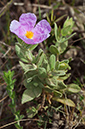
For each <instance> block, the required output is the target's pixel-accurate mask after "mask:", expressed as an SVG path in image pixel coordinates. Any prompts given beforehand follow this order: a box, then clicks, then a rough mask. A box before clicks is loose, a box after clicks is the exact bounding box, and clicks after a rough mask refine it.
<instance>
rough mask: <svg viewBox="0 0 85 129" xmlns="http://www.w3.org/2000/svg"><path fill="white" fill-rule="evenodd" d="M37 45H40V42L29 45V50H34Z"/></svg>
mask: <svg viewBox="0 0 85 129" xmlns="http://www.w3.org/2000/svg"><path fill="white" fill-rule="evenodd" d="M37 46H38V44H33V45H30V46H29V50H30V51H32V50H34V49H35V48H36V47H37Z"/></svg>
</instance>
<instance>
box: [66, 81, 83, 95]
mask: <svg viewBox="0 0 85 129" xmlns="http://www.w3.org/2000/svg"><path fill="white" fill-rule="evenodd" d="M67 86H68V87H67V91H69V92H71V93H78V92H79V91H81V88H80V87H79V86H78V85H77V84H74V83H72V84H69V85H67Z"/></svg>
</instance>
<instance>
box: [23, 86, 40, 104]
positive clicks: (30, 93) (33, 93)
mask: <svg viewBox="0 0 85 129" xmlns="http://www.w3.org/2000/svg"><path fill="white" fill-rule="evenodd" d="M41 92H42V88H40V87H35V86H29V87H28V89H26V90H25V91H24V93H23V95H22V104H24V103H26V102H28V101H31V100H33V99H34V98H35V97H39V96H40V95H41Z"/></svg>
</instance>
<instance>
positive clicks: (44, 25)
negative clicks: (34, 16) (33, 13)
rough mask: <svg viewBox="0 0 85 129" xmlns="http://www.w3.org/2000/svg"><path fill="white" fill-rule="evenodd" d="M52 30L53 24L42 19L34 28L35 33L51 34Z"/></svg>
mask: <svg viewBox="0 0 85 129" xmlns="http://www.w3.org/2000/svg"><path fill="white" fill-rule="evenodd" d="M50 32H51V26H50V24H49V23H48V22H47V21H46V20H41V21H40V22H39V23H38V24H37V25H36V27H35V28H34V33H35V35H39V34H49V33H50Z"/></svg>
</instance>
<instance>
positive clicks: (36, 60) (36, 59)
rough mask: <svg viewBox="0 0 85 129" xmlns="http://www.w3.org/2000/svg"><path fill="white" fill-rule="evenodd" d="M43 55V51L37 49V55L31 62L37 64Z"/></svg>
mask: <svg viewBox="0 0 85 129" xmlns="http://www.w3.org/2000/svg"><path fill="white" fill-rule="evenodd" d="M42 54H43V50H42V49H39V52H38V55H37V57H35V58H34V60H33V61H32V62H33V63H34V64H37V63H38V61H39V60H40V57H41V55H42Z"/></svg>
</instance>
